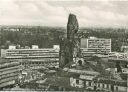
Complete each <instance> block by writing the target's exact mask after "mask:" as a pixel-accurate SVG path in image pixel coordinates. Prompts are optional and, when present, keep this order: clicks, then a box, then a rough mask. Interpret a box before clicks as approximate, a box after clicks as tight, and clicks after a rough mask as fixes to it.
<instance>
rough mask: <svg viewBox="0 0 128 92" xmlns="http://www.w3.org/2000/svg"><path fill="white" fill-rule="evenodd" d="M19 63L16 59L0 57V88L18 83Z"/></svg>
mask: <svg viewBox="0 0 128 92" xmlns="http://www.w3.org/2000/svg"><path fill="white" fill-rule="evenodd" d="M19 65H20V63H19V62H17V61H16V60H13V61H11V60H5V59H0V89H2V88H4V87H7V86H12V85H15V84H17V83H18V73H19V69H20V68H19V67H20V66H19Z"/></svg>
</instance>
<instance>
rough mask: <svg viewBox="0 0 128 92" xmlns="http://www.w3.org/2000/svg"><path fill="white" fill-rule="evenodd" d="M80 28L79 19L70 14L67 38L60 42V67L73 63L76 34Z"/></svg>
mask: <svg viewBox="0 0 128 92" xmlns="http://www.w3.org/2000/svg"><path fill="white" fill-rule="evenodd" d="M78 28H79V25H78V21H77V18H76V16H75V15H74V14H70V15H69V18H68V23H67V38H62V40H61V42H60V58H59V59H60V67H61V68H63V67H64V66H66V65H67V64H68V63H70V62H73V53H74V47H75V45H76V43H75V34H76V33H77V31H78Z"/></svg>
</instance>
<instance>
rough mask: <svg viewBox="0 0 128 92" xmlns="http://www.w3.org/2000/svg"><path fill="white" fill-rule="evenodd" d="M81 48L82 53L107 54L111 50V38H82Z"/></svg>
mask: <svg viewBox="0 0 128 92" xmlns="http://www.w3.org/2000/svg"><path fill="white" fill-rule="evenodd" d="M81 49H82V51H83V52H84V53H86V52H87V53H96V54H108V53H110V52H111V39H105V38H96V37H90V38H82V39H81Z"/></svg>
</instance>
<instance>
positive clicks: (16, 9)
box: [0, 0, 128, 27]
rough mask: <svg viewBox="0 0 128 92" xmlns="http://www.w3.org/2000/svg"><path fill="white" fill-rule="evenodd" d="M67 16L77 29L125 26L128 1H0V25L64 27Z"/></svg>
mask: <svg viewBox="0 0 128 92" xmlns="http://www.w3.org/2000/svg"><path fill="white" fill-rule="evenodd" d="M69 13H73V14H75V15H76V16H77V19H78V22H79V25H80V27H90V26H93V27H96V26H98V27H127V26H128V1H113V0H0V25H35V26H53V27H54V26H59V27H65V26H66V24H67V20H68V15H69Z"/></svg>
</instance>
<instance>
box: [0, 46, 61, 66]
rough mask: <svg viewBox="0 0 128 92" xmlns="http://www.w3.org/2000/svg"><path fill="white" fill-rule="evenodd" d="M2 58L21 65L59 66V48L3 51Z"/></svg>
mask: <svg viewBox="0 0 128 92" xmlns="http://www.w3.org/2000/svg"><path fill="white" fill-rule="evenodd" d="M1 57H2V58H5V59H8V60H18V61H19V62H20V63H21V65H30V66H47V67H54V66H59V47H58V46H57V45H55V46H53V48H43V49H39V48H37V46H36V48H35V49H34V48H33V49H2V50H1Z"/></svg>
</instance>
